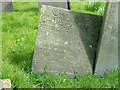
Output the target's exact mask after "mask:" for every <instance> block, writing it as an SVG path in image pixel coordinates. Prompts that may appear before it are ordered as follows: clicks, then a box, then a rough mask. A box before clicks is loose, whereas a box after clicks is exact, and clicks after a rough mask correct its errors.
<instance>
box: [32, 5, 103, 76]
mask: <svg viewBox="0 0 120 90" xmlns="http://www.w3.org/2000/svg"><path fill="white" fill-rule="evenodd" d="M40 13H41V16H40V22H39V30H38V34H37V40H36V45H35V50H34V57H33V65H32V72H33V73H42V72H43V71H44V70H46V69H47V70H48V71H49V72H61V73H62V72H64V71H65V72H66V73H67V74H68V75H74V72H77V73H78V74H80V75H81V74H83V73H85V72H92V65H93V61H94V58H95V52H96V47H97V41H98V38H99V33H100V27H101V21H102V17H101V16H98V15H92V14H86V13H80V12H74V11H70V10H67V9H62V8H57V7H51V6H45V5H43V7H42V9H41V12H40Z"/></svg>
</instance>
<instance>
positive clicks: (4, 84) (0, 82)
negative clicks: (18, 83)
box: [0, 79, 11, 89]
mask: <svg viewBox="0 0 120 90" xmlns="http://www.w3.org/2000/svg"><path fill="white" fill-rule="evenodd" d="M2 88H11V81H10V79H0V89H2Z"/></svg>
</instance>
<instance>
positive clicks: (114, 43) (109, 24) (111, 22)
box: [95, 2, 118, 74]
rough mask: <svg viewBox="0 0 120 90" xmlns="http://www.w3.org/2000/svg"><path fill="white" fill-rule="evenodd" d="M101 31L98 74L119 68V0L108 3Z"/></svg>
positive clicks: (97, 64)
mask: <svg viewBox="0 0 120 90" xmlns="http://www.w3.org/2000/svg"><path fill="white" fill-rule="evenodd" d="M101 31H102V33H101V37H100V42H99V47H98V54H97V62H96V68H95V73H96V74H104V73H105V72H106V71H108V70H113V69H116V68H118V2H109V3H107V5H106V9H105V14H104V19H103V24H102V28H101Z"/></svg>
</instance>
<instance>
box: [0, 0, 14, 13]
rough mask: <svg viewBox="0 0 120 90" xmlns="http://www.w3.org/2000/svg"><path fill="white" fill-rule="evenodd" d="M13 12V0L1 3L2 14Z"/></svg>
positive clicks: (0, 10)
mask: <svg viewBox="0 0 120 90" xmlns="http://www.w3.org/2000/svg"><path fill="white" fill-rule="evenodd" d="M12 11H13V2H12V0H4V1H0V13H2V12H12Z"/></svg>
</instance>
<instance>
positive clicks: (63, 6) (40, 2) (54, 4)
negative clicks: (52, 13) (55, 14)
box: [38, 0, 70, 12]
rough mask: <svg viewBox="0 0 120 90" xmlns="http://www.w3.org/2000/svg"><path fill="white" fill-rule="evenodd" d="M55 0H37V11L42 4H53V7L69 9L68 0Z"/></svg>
mask: <svg viewBox="0 0 120 90" xmlns="http://www.w3.org/2000/svg"><path fill="white" fill-rule="evenodd" d="M55 1H57V0H52V1H51V2H47V1H46V2H45V1H44V0H39V3H38V6H39V12H40V9H41V7H42V5H49V6H54V7H61V8H65V9H70V1H69V0H64V2H59V1H58V2H55Z"/></svg>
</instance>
